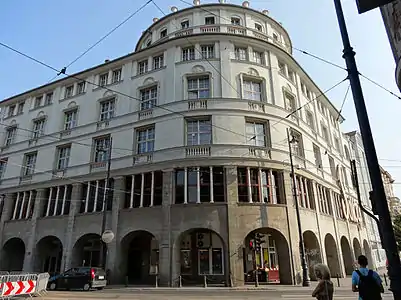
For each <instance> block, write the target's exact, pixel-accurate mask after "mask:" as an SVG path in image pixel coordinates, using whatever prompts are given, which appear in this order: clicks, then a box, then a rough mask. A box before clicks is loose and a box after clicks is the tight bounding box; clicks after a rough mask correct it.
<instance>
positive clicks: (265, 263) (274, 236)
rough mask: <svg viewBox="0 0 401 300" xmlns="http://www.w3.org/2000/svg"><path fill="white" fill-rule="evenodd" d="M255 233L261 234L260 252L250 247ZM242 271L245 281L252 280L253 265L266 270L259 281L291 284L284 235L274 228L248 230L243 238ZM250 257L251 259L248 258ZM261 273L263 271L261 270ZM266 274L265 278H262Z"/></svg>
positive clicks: (289, 260) (289, 258)
mask: <svg viewBox="0 0 401 300" xmlns="http://www.w3.org/2000/svg"><path fill="white" fill-rule="evenodd" d="M255 234H260V235H262V237H263V238H262V240H263V243H262V245H261V248H262V249H261V250H262V251H261V253H255V252H254V251H252V250H251V249H250V242H251V241H252V240H253V239H254V236H255ZM244 245H245V248H244V252H243V259H244V273H245V274H246V278H245V280H246V281H253V280H254V279H255V276H254V275H253V273H254V272H253V271H254V269H255V265H256V266H257V267H260V268H261V269H262V270H263V269H264V270H267V272H266V274H264V275H262V276H261V277H262V278H259V279H261V281H266V280H267V281H269V282H276V283H277V282H279V283H281V284H292V275H291V256H290V247H289V243H288V241H287V239H286V237H285V236H284V235H283V234H282V233H281V232H280V231H279V230H277V229H274V228H267V227H264V228H258V229H255V230H253V231H252V232H250V233H249V234H248V235H247V236H246V237H245V240H244ZM251 257H252V259H250V258H251ZM262 273H263V271H262ZM263 276H266V277H267V278H266V279H265V278H263Z"/></svg>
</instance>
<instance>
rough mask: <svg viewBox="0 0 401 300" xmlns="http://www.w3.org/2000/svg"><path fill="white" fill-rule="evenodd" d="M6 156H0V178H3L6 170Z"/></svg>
mask: <svg viewBox="0 0 401 300" xmlns="http://www.w3.org/2000/svg"><path fill="white" fill-rule="evenodd" d="M7 162H8V158H0V179H1V178H3V176H4V173H5V172H6V168H7Z"/></svg>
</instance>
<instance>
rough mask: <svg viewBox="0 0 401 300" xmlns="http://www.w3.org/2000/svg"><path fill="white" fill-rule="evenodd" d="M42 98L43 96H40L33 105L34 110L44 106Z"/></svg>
mask: <svg viewBox="0 0 401 300" xmlns="http://www.w3.org/2000/svg"><path fill="white" fill-rule="evenodd" d="M42 98H43V96H38V97H36V98H35V103H34V105H33V108H38V107H40V106H41V105H42Z"/></svg>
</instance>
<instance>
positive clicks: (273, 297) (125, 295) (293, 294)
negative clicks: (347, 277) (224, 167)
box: [43, 288, 393, 300]
mask: <svg viewBox="0 0 401 300" xmlns="http://www.w3.org/2000/svg"><path fill="white" fill-rule="evenodd" d="M43 299H46V300H62V299H63V300H95V299H96V300H101V299H121V300H184V299H185V300H214V299H216V300H217V299H218V300H240V299H252V300H262V299H263V300H266V299H269V300H303V299H313V298H312V297H311V290H310V289H303V290H302V289H291V288H289V289H288V290H285V289H280V290H229V289H186V288H181V289H162V288H160V289H149V290H148V289H146V290H141V289H129V288H127V289H113V290H104V291H91V292H81V291H74V292H62V291H59V292H49V293H48V294H47V296H45V297H44V298H43ZM334 299H341V300H351V299H352V300H356V299H357V295H356V294H354V293H352V292H351V291H349V290H348V289H339V290H337V291H336V292H335V295H334ZM390 299H393V297H392V295H391V293H389V292H386V294H385V295H383V300H390Z"/></svg>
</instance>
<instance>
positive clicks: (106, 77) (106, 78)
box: [99, 73, 109, 86]
mask: <svg viewBox="0 0 401 300" xmlns="http://www.w3.org/2000/svg"><path fill="white" fill-rule="evenodd" d="M108 81H109V73H104V74H100V76H99V85H100V86H105V85H107V83H108Z"/></svg>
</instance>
